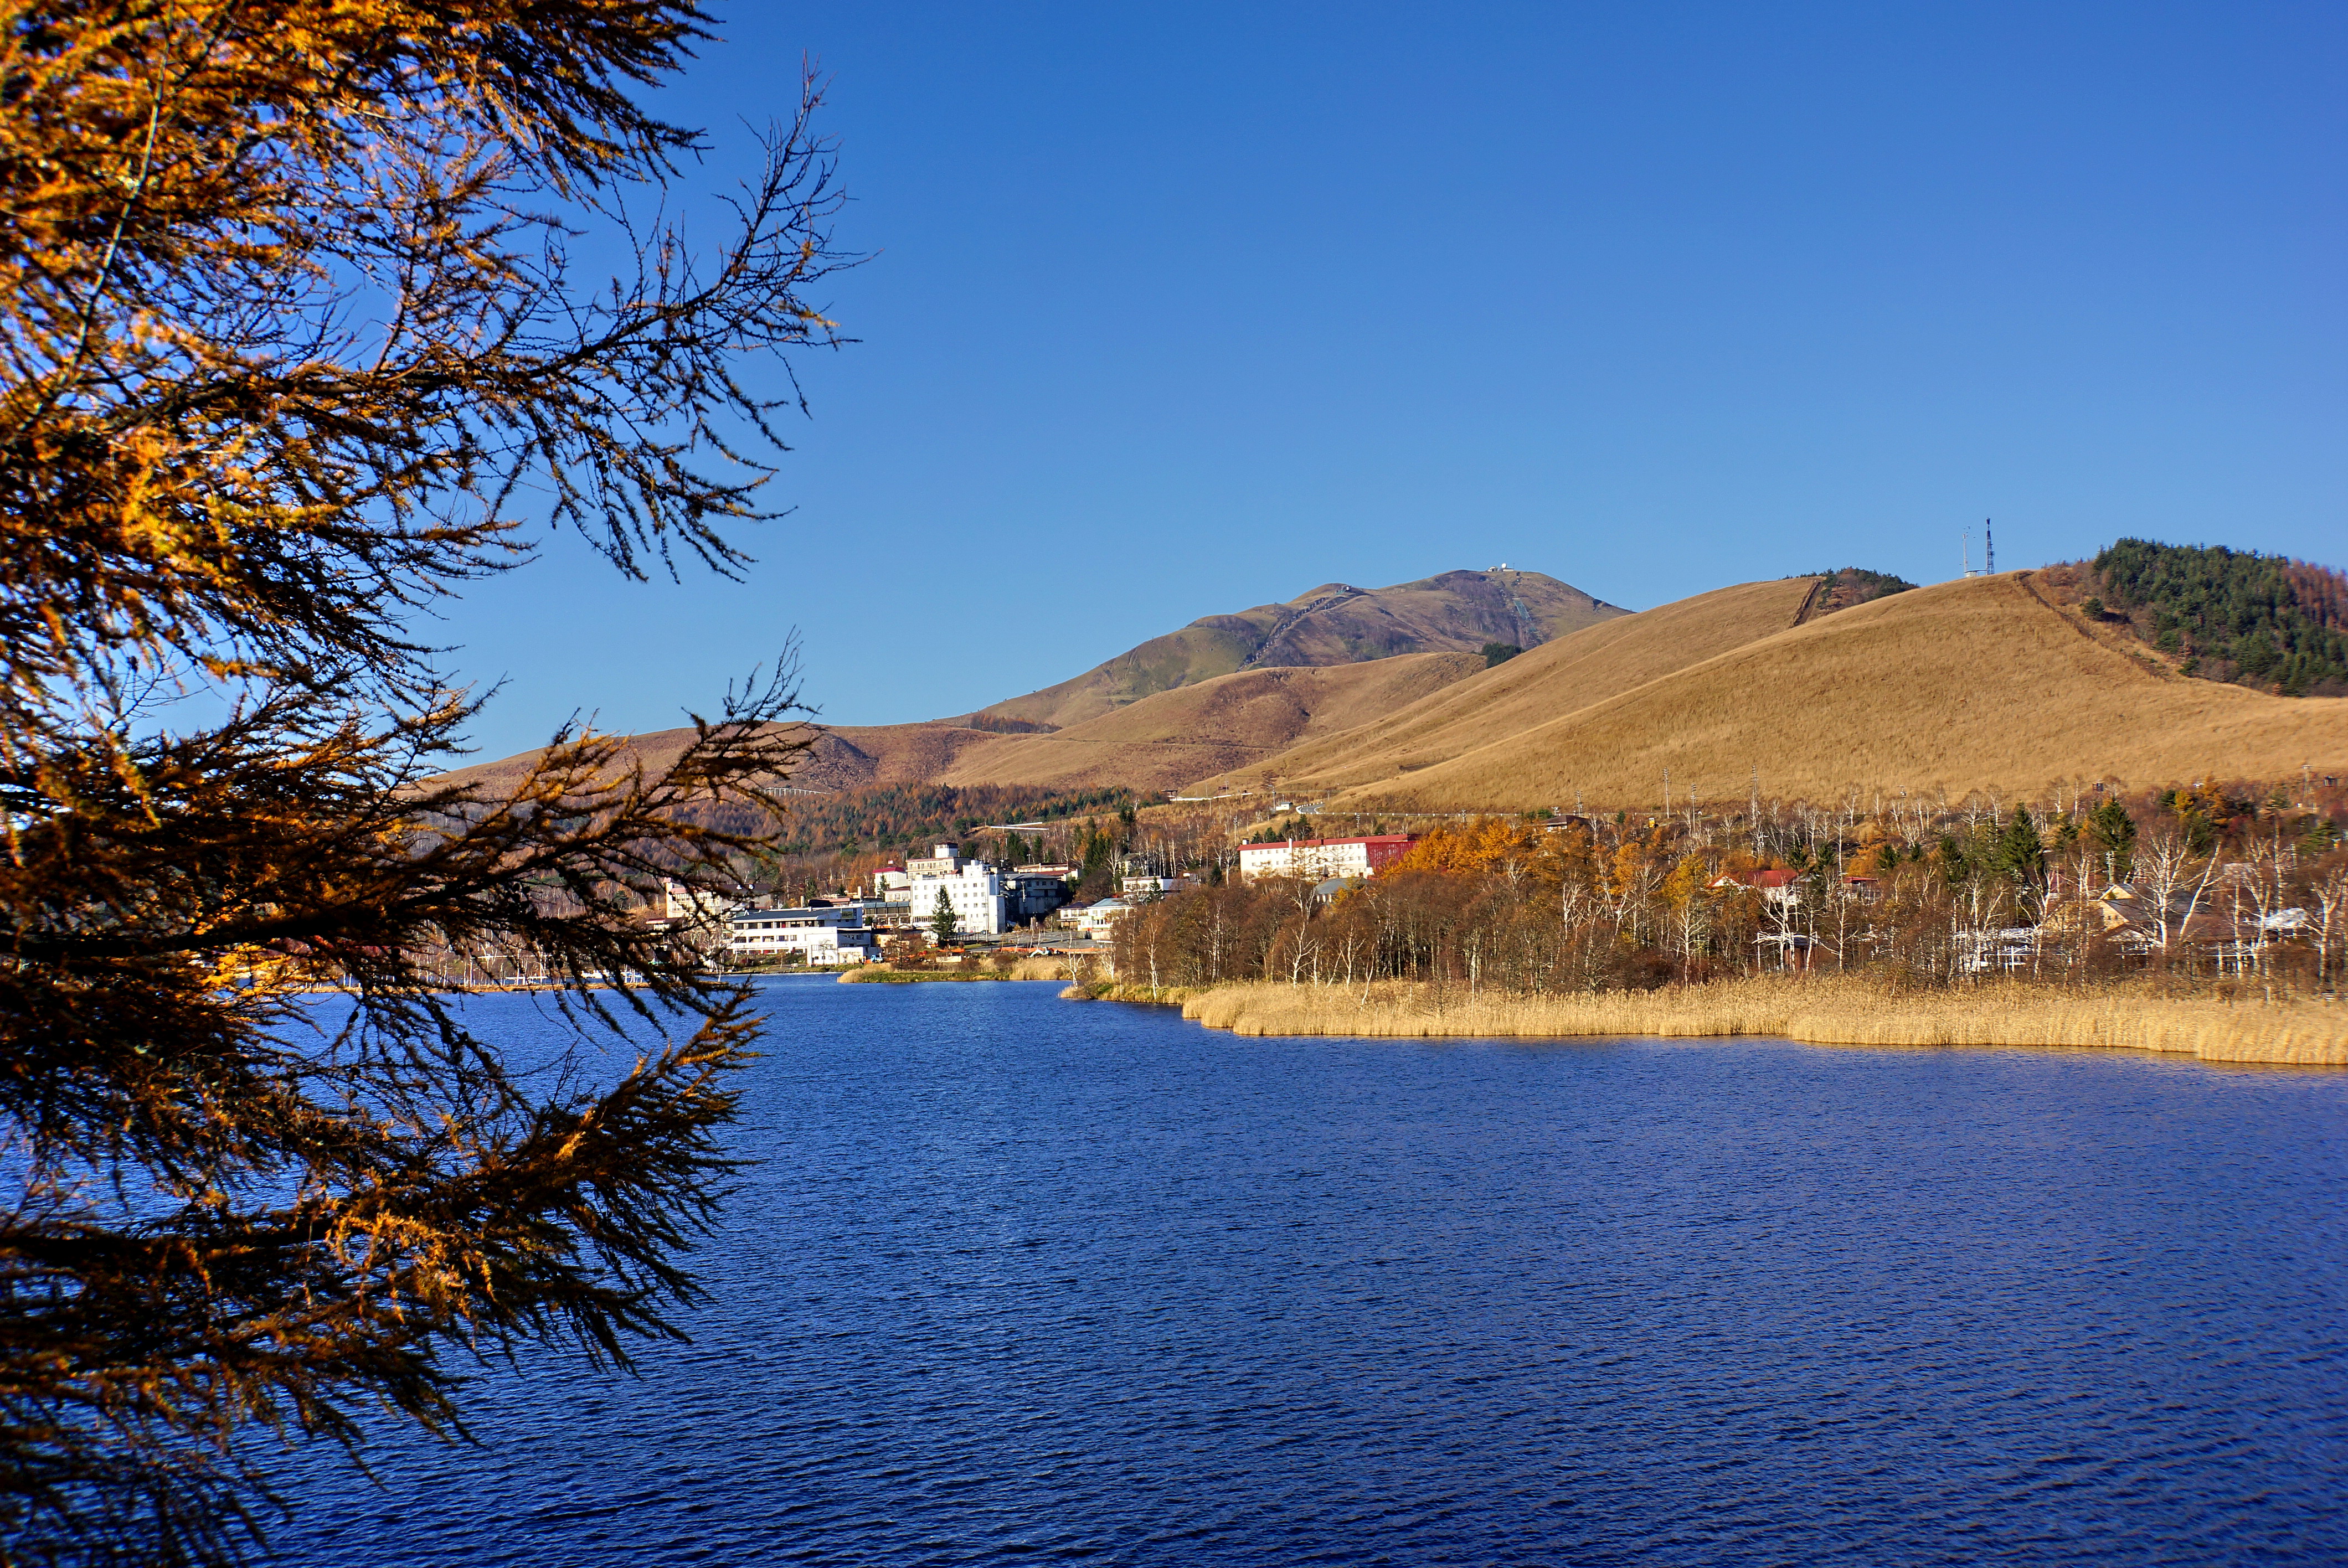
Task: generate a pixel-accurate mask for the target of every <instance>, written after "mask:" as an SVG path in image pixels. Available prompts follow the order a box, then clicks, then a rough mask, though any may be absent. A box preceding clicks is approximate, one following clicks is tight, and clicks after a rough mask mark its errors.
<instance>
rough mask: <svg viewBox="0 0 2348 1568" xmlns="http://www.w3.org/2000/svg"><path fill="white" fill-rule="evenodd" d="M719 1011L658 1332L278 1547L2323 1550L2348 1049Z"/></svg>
mask: <svg viewBox="0 0 2348 1568" xmlns="http://www.w3.org/2000/svg"><path fill="white" fill-rule="evenodd" d="M770 989H771V999H772V1003H773V1006H772V1008H771V1016H772V1019H773V1024H774V1027H773V1032H772V1036H771V1039H770V1040H769V1042H768V1045H767V1051H768V1054H767V1056H766V1057H765V1058H764V1060H763V1061H760V1062H759V1063H758V1064H757V1068H756V1069H755V1073H754V1080H753V1081H752V1082H751V1084H750V1086H749V1089H748V1092H747V1100H746V1106H745V1113H744V1117H743V1120H742V1122H741V1123H740V1126H739V1128H738V1130H737V1134H736V1138H737V1143H738V1146H739V1149H740V1151H741V1152H743V1153H749V1154H754V1155H756V1156H758V1157H759V1158H760V1159H761V1160H762V1161H763V1162H764V1163H761V1164H760V1165H758V1166H757V1168H756V1169H755V1170H754V1171H752V1172H750V1173H748V1175H747V1181H746V1185H745V1187H744V1190H743V1191H742V1192H741V1194H739V1195H738V1196H737V1197H736V1199H735V1200H734V1202H733V1203H732V1204H731V1205H730V1207H729V1209H728V1211H727V1217H726V1227H725V1230H724V1232H723V1234H722V1235H720V1236H719V1237H718V1238H716V1241H715V1242H714V1243H713V1244H712V1245H710V1246H709V1248H708V1249H707V1250H706V1252H705V1254H704V1255H703V1266H704V1270H705V1276H706V1278H707V1279H708V1281H709V1283H710V1286H711V1287H712V1289H713V1292H714V1296H715V1300H714V1302H713V1303H712V1304H711V1305H709V1306H708V1307H705V1308H703V1309H700V1310H698V1311H696V1312H695V1313H694V1314H692V1315H690V1317H689V1318H688V1320H687V1321H688V1325H689V1327H690V1328H691V1331H692V1333H693V1336H694V1343H692V1344H691V1345H690V1346H678V1347H666V1348H653V1349H651V1350H650V1351H648V1352H647V1354H646V1355H645V1356H644V1376H643V1377H641V1378H636V1379H633V1380H631V1379H626V1378H618V1379H613V1378H597V1377H594V1376H592V1375H590V1374H587V1373H585V1372H583V1371H582V1370H580V1369H578V1368H575V1367H573V1366H572V1365H570V1364H568V1363H557V1362H552V1361H544V1360H533V1361H530V1362H529V1363H527V1364H526V1365H525V1367H524V1368H523V1370H522V1371H521V1372H520V1373H519V1374H512V1373H499V1374H497V1375H495V1376H489V1377H486V1378H485V1379H484V1381H483V1384H482V1386H481V1387H480V1388H479V1390H478V1397H477V1399H476V1404H475V1409H476V1411H477V1416H478V1421H479V1429H480V1432H481V1435H482V1437H483V1438H484V1440H485V1446H484V1447H481V1448H479V1449H470V1450H466V1449H455V1450H451V1449H441V1448H436V1447H432V1446H430V1445H423V1444H416V1443H412V1442H409V1441H407V1440H397V1441H387V1442H386V1443H385V1444H382V1445H379V1448H380V1452H379V1455H378V1470H379V1472H380V1475H381V1478H382V1481H383V1483H384V1484H383V1485H382V1486H380V1487H374V1486H370V1485H368V1484H366V1482H364V1481H356V1480H354V1479H352V1478H350V1477H349V1476H348V1475H347V1473H345V1472H343V1471H325V1470H315V1471H302V1472H299V1473H297V1474H296V1475H295V1477H294V1481H293V1488H294V1491H295V1492H296V1494H297V1496H298V1497H299V1499H300V1501H301V1503H302V1510H301V1512H300V1514H299V1516H298V1518H297V1520H296V1522H294V1523H293V1525H291V1526H289V1527H287V1528H286V1529H284V1530H283V1532H281V1533H280V1537H279V1539H280V1541H281V1542H282V1543H283V1552H282V1561H283V1563H288V1564H305V1565H306V1564H327V1563H333V1564H337V1565H341V1564H386V1565H388V1564H402V1565H407V1564H419V1563H512V1564H549V1565H551V1564H564V1565H570V1564H622V1563H626V1564H643V1563H704V1562H705V1563H978V1562H993V1561H995V1560H999V1559H1000V1560H1009V1559H1050V1558H1088V1559H1094V1560H1097V1561H1100V1562H1104V1563H1819V1562H1841V1563H1869V1564H1876V1563H1976V1562H1980V1561H1982V1560H1984V1559H1991V1558H1995V1559H2000V1560H2005V1561H2013V1562H2024V1563H2337V1562H2343V1561H2348V1521H2344V1520H2343V1492H2348V1486H2343V1483H2348V1236H2343V1191H2348V1074H2323V1073H2313V1072H2288V1071H2227V1070H2219V1069H2212V1068H2209V1067H2205V1066H2201V1065H2199V1064H2197V1063H2192V1062H2178V1061H2161V1060H2156V1059H2148V1058H2142V1057H2134V1056H2115V1055H2093V1054H2084V1053H2081V1054H2072V1053H2057V1052H2045V1051H2037V1052H2021V1051H2014V1052H2003V1051H1968V1052H1953V1051H1933V1052H1895V1051H1860V1050H1822V1049H1818V1048H1815V1047H1807V1046H1797V1045H1785V1044H1774V1043H1766V1042H1747V1043H1705V1044H1663V1043H1649V1042H1632V1043H1623V1044H1554V1045H1530V1046H1527V1045H1481V1044H1447V1045H1421V1044H1416V1043H1396V1042H1364V1041H1347V1040H1239V1039H1234V1038H1232V1037H1231V1036H1228V1035H1222V1034H1215V1033H1210V1032H1207V1031H1205V1030H1200V1029H1199V1028H1198V1027H1197V1026H1195V1025H1191V1024H1187V1023H1184V1022H1182V1021H1181V1020H1179V1019H1178V1018H1176V1017H1173V1016H1171V1015H1170V1014H1168V1013H1164V1012H1159V1011H1145V1010H1139V1009H1128V1008H1121V1007H1115V1006H1111V1005H1107V1004H1082V1005H1080V1004H1073V1003H1065V1002H1061V1001H1059V1000H1058V999H1056V996H1055V994H1054V993H1055V991H1056V988H1055V987H1052V986H1046V985H1027V984H1021V985H1012V984H1004V985H961V986H920V987H914V986H903V987H897V986H891V987H879V986H839V985H834V984H832V983H830V982H829V981H825V980H820V979H789V980H783V981H778V982H775V983H774V984H773V985H772V986H771V988H770ZM477 1005H478V1006H480V1007H483V1008H499V1007H503V1008H510V1009H516V1010H517V1012H518V1014H519V1013H520V1009H522V1008H523V1007H524V1005H525V1003H524V999H519V998H510V997H505V998H491V999H483V1000H482V1001H481V1002H479V1003H478V1004H477Z"/></svg>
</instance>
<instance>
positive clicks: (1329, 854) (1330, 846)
mask: <svg viewBox="0 0 2348 1568" xmlns="http://www.w3.org/2000/svg"><path fill="white" fill-rule="evenodd" d="M1417 842H1418V835H1416V834H1415V833H1380V834H1374V835H1371V836H1369V837H1367V838H1288V839H1282V840H1280V841H1278V842H1276V843H1272V844H1242V845H1240V880H1241V881H1242V882H1253V881H1255V880H1256V879H1257V878H1259V877H1263V876H1306V877H1310V878H1312V879H1313V881H1315V882H1322V881H1325V880H1327V879H1328V878H1329V877H1332V876H1376V875H1377V874H1378V873H1379V872H1381V871H1384V870H1385V868H1386V867H1387V866H1391V865H1393V864H1394V863H1395V861H1397V860H1399V859H1401V858H1402V857H1403V855H1404V853H1405V852H1406V850H1408V849H1409V848H1410V846H1411V845H1414V844H1416V843H1417Z"/></svg>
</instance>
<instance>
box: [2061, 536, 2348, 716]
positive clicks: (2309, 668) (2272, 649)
mask: <svg viewBox="0 0 2348 1568" xmlns="http://www.w3.org/2000/svg"><path fill="white" fill-rule="evenodd" d="M2094 574H2095V575H2094V579H2093V583H2092V586H2093V587H2094V588H2095V589H2096V592H2097V595H2098V597H2097V598H2095V599H2090V600H2087V603H2086V609H2087V610H2088V612H2089V613H2090V614H2101V615H2106V616H2109V617H2113V618H2116V619H2124V620H2128V621H2129V622H2131V623H2132V624H2133V625H2134V626H2135V628H2136V630H2137V632H2138V633H2139V634H2140V635H2142V636H2143V637H2144V638H2145V640H2146V641H2148V642H2150V643H2152V644H2153V645H2154V646H2155V647H2157V648H2159V649H2161V650H2163V651H2166V652H2170V653H2178V654H2183V655H2184V656H2185V672H2186V673H2187V674H2188V675H2198V676H2200V677H2202V678H2204V679H2206V680H2211V681H2228V682H2236V683H2239V684H2240V685H2245V686H2253V687H2256V688H2258V689H2260V690H2261V691H2269V692H2280V693H2281V694H2282V695H2284V696H2289V697H2307V696H2318V697H2337V696H2348V577H2343V576H2342V574H2341V573H2339V572H2337V571H2334V570H2333V569H2330V568H2328V567H2320V566H2314V565H2312V564H2310V563H2308V562H2306V561H2296V560H2291V559H2286V558H2284V557H2281V556H2262V555H2253V554H2250V553H2248V552H2246V551H2240V550H2230V549H2227V548H2224V547H2222V546H2213V547H2210V548H2196V547H2191V546H2185V545H2162V544H2154V543H2152V542H2151V541H2149V540H2147V539H2121V540H2119V541H2117V542H2116V543H2115V544H2114V545H2113V546H2112V547H2111V548H2109V549H2107V550H2105V551H2104V552H2103V553H2102V554H2101V555H2099V556H2097V557H2096V559H2095V561H2094Z"/></svg>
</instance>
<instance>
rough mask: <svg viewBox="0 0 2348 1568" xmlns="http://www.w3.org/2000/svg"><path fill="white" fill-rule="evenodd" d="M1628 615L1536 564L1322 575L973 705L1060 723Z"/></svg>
mask: <svg viewBox="0 0 2348 1568" xmlns="http://www.w3.org/2000/svg"><path fill="white" fill-rule="evenodd" d="M1628 613H1630V612H1629V611H1628V610H1622V609H1621V608H1620V607H1618V606H1615V605H1611V604H1607V603H1605V602H1603V601H1602V600H1598V599H1595V598H1592V597H1591V595H1589V594H1586V593H1584V592H1582V591H1581V589H1578V588H1575V587H1573V586H1572V585H1571V584H1570V583H1563V582H1560V581H1558V580H1557V579H1555V578H1553V577H1544V576H1543V575H1541V574H1540V572H1537V571H1504V570H1500V569H1497V568H1496V569H1493V570H1491V571H1447V572H1445V573H1443V574H1442V575H1441V576H1439V577H1430V578H1422V579H1419V580H1418V581H1416V582H1406V583H1397V584H1395V586H1394V587H1392V588H1378V589H1361V588H1354V587H1352V586H1351V585H1349V584H1346V583H1342V582H1333V583H1323V585H1322V586H1321V587H1319V588H1316V589H1311V590H1310V591H1308V592H1305V593H1302V594H1299V595H1298V596H1297V597H1296V598H1294V599H1292V600H1289V601H1288V602H1287V603H1285V604H1262V605H1258V606H1256V607H1255V608H1254V609H1253V610H1241V611H1240V612H1239V613H1238V614H1236V615H1210V616H1204V617H1201V618H1200V620H1194V621H1192V622H1191V623H1190V624H1189V625H1188V626H1186V627H1184V628H1182V630H1179V631H1171V632H1169V633H1167V634H1166V635H1165V636H1163V637H1153V638H1151V639H1150V640H1149V641H1147V642H1145V643H1143V644H1141V645H1140V646H1139V647H1138V648H1134V649H1131V650H1129V651H1126V652H1124V653H1120V654H1118V655H1117V657H1116V658H1114V659H1111V660H1109V661H1107V663H1104V664H1099V665H1096V666H1095V667H1094V668H1092V669H1090V670H1087V671H1085V672H1084V673H1083V674H1081V675H1078V676H1076V677H1075V678H1074V679H1073V680H1068V681H1063V682H1060V683H1059V684H1058V685H1056V686H1046V687H1045V688H1044V689H1043V690H1042V691H1040V692H1029V693H1028V694H1027V695H1026V696H1024V697H1014V698H1012V699H1011V700H1010V701H1008V702H997V703H995V704H994V706H993V707H991V708H984V709H981V710H980V715H981V716H992V717H995V718H1003V719H1014V720H1022V721H1025V722H1027V723H1037V724H1049V725H1052V726H1054V727H1056V728H1061V729H1065V728H1066V727H1068V726H1070V725H1072V724H1080V723H1084V722H1086V720H1088V719H1096V718H1098V717H1099V716H1100V715H1102V714H1104V713H1107V712H1114V711H1115V710H1116V709H1118V708H1121V707H1123V706H1125V705H1126V704H1128V703H1129V702H1138V701H1140V700H1141V699H1142V698H1145V697H1148V696H1150V695H1152V694H1154V693H1156V692H1169V691H1172V690H1175V689H1176V688H1178V687H1181V686H1187V685H1192V684H1195V683H1196V682H1200V681H1210V680H1212V679H1214V678H1215V677H1216V676H1218V675H1230V674H1234V673H1237V672H1239V671H1244V670H1263V669H1282V668H1294V667H1298V666H1306V665H1311V666H1323V667H1325V666H1330V665H1338V664H1354V663H1359V662H1362V661H1366V660H1373V659H1389V658H1393V657H1395V656H1396V655H1398V654H1405V653H1442V652H1457V653H1471V652H1475V651H1478V650H1480V649H1481V648H1482V647H1483V646H1484V645H1485V644H1486V643H1488V642H1506V643H1513V644H1515V645H1516V646H1518V647H1520V648H1533V647H1537V646H1539V645H1540V644H1541V643H1544V642H1548V641H1551V640H1552V639H1554V638H1558V637H1561V636H1563V635H1565V634H1566V633H1568V632H1570V631H1575V630H1580V629H1581V628H1582V627H1585V626H1590V625H1593V624H1595V623H1597V622H1599V621H1602V620H1610V619H1612V618H1613V617H1616V616H1621V615H1627V614H1628Z"/></svg>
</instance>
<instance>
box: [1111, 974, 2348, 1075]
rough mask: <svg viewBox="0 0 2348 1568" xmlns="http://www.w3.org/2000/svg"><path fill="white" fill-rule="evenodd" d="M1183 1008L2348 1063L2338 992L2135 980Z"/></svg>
mask: <svg viewBox="0 0 2348 1568" xmlns="http://www.w3.org/2000/svg"><path fill="white" fill-rule="evenodd" d="M1143 989H1144V990H1146V989H1147V988H1143ZM1132 999H1136V1000H1146V999H1148V998H1147V997H1145V996H1140V995H1136V996H1134V997H1133V998H1132ZM1182 1015H1183V1016H1184V1017H1185V1018H1189V1019H1195V1020H1198V1021H1199V1022H1200V1023H1202V1024H1205V1025H1207V1026H1208V1027H1209V1028H1211V1029H1228V1030H1233V1031H1234V1032H1236V1033H1240V1034H1249V1035H1351V1036H1366V1037H1372V1038H1378V1037H1390V1038H1407V1039H1426V1038H1441V1037H1455V1038H1478V1039H1511V1038H1524V1039H1569V1038H1574V1037H1593V1036H1594V1037H1604V1038H1622V1037H1625V1036H1636V1035H1657V1036H1665V1037H1681V1038H1701V1037H1707V1036H1727V1035H1761V1036H1767V1037H1770V1038H1774V1039H1782V1040H1807V1041H1810V1042H1812V1043H1816V1044H1820V1045H1877V1046H2063V1047H2072V1048H2078V1049H2087V1050H2154V1051H2170V1052H2178V1053H2181V1054H2184V1055H2188V1056H2194V1057H2199V1058H2200V1059H2201V1060H2203V1061H2234V1062H2266V1063H2280V1064H2290V1065H2298V1066H2343V1065H2348V1006H2343V1005H2342V1004H2341V1003H2339V1002H2337V1001H2310V1000H2298V1001H2283V1002H2266V1001H2263V1000H2261V1001H2240V1002H2230V1001H2224V1000H2219V999H2207V998H2184V997H2168V996H2162V995H2159V994H2157V993H2156V992H2154V991H2151V990H2148V989H2127V988H2124V987H2118V988H2110V989H2101V990H2085V991H2083V990H2076V989H2065V988H2062V987H2055V986H2031V985H2025V984H2002V985H1993V986H1982V987H1979V988H1976V989H1969V990H1962V991H1931V992H1914V991H1910V992H1906V993H1900V994H1894V993H1890V992H1887V991H1885V990H1884V989H1881V988H1879V987H1877V986H1875V985H1873V984H1871V983H1869V982H1866V981H1862V980H1859V979H1826V978H1817V979H1749V980H1733V981H1724V982H1722V983H1719V984H1716V985H1709V986H1691V987H1684V988H1671V989H1663V990H1658V991H1615V992H1607V993H1602V994H1599V995H1593V996H1572V997H1555V998H1528V997H1514V996H1495V995H1492V994H1490V993H1487V994H1485V995H1483V996H1481V997H1473V998H1471V997H1469V996H1468V995H1467V994H1466V993H1464V992H1462V991H1460V990H1458V989H1456V988H1454V989H1452V990H1451V991H1449V992H1448V993H1447V994H1444V995H1438V994H1437V993H1436V992H1435V991H1434V990H1433V989H1430V988H1428V987H1426V986H1418V985H1405V984H1399V983H1391V982H1382V983H1380V984H1377V985H1374V986H1371V987H1368V988H1366V989H1365V988H1362V987H1357V986H1356V987H1340V986H1312V985H1304V986H1289V985H1280V984H1276V983H1271V982H1259V983H1253V984H1245V985H1226V986H1218V987H1215V988H1213V989H1209V990H1205V991H1200V992H1198V993H1196V994H1192V995H1189V996H1188V997H1187V998H1186V999H1184V1000H1183V1005H1182Z"/></svg>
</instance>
